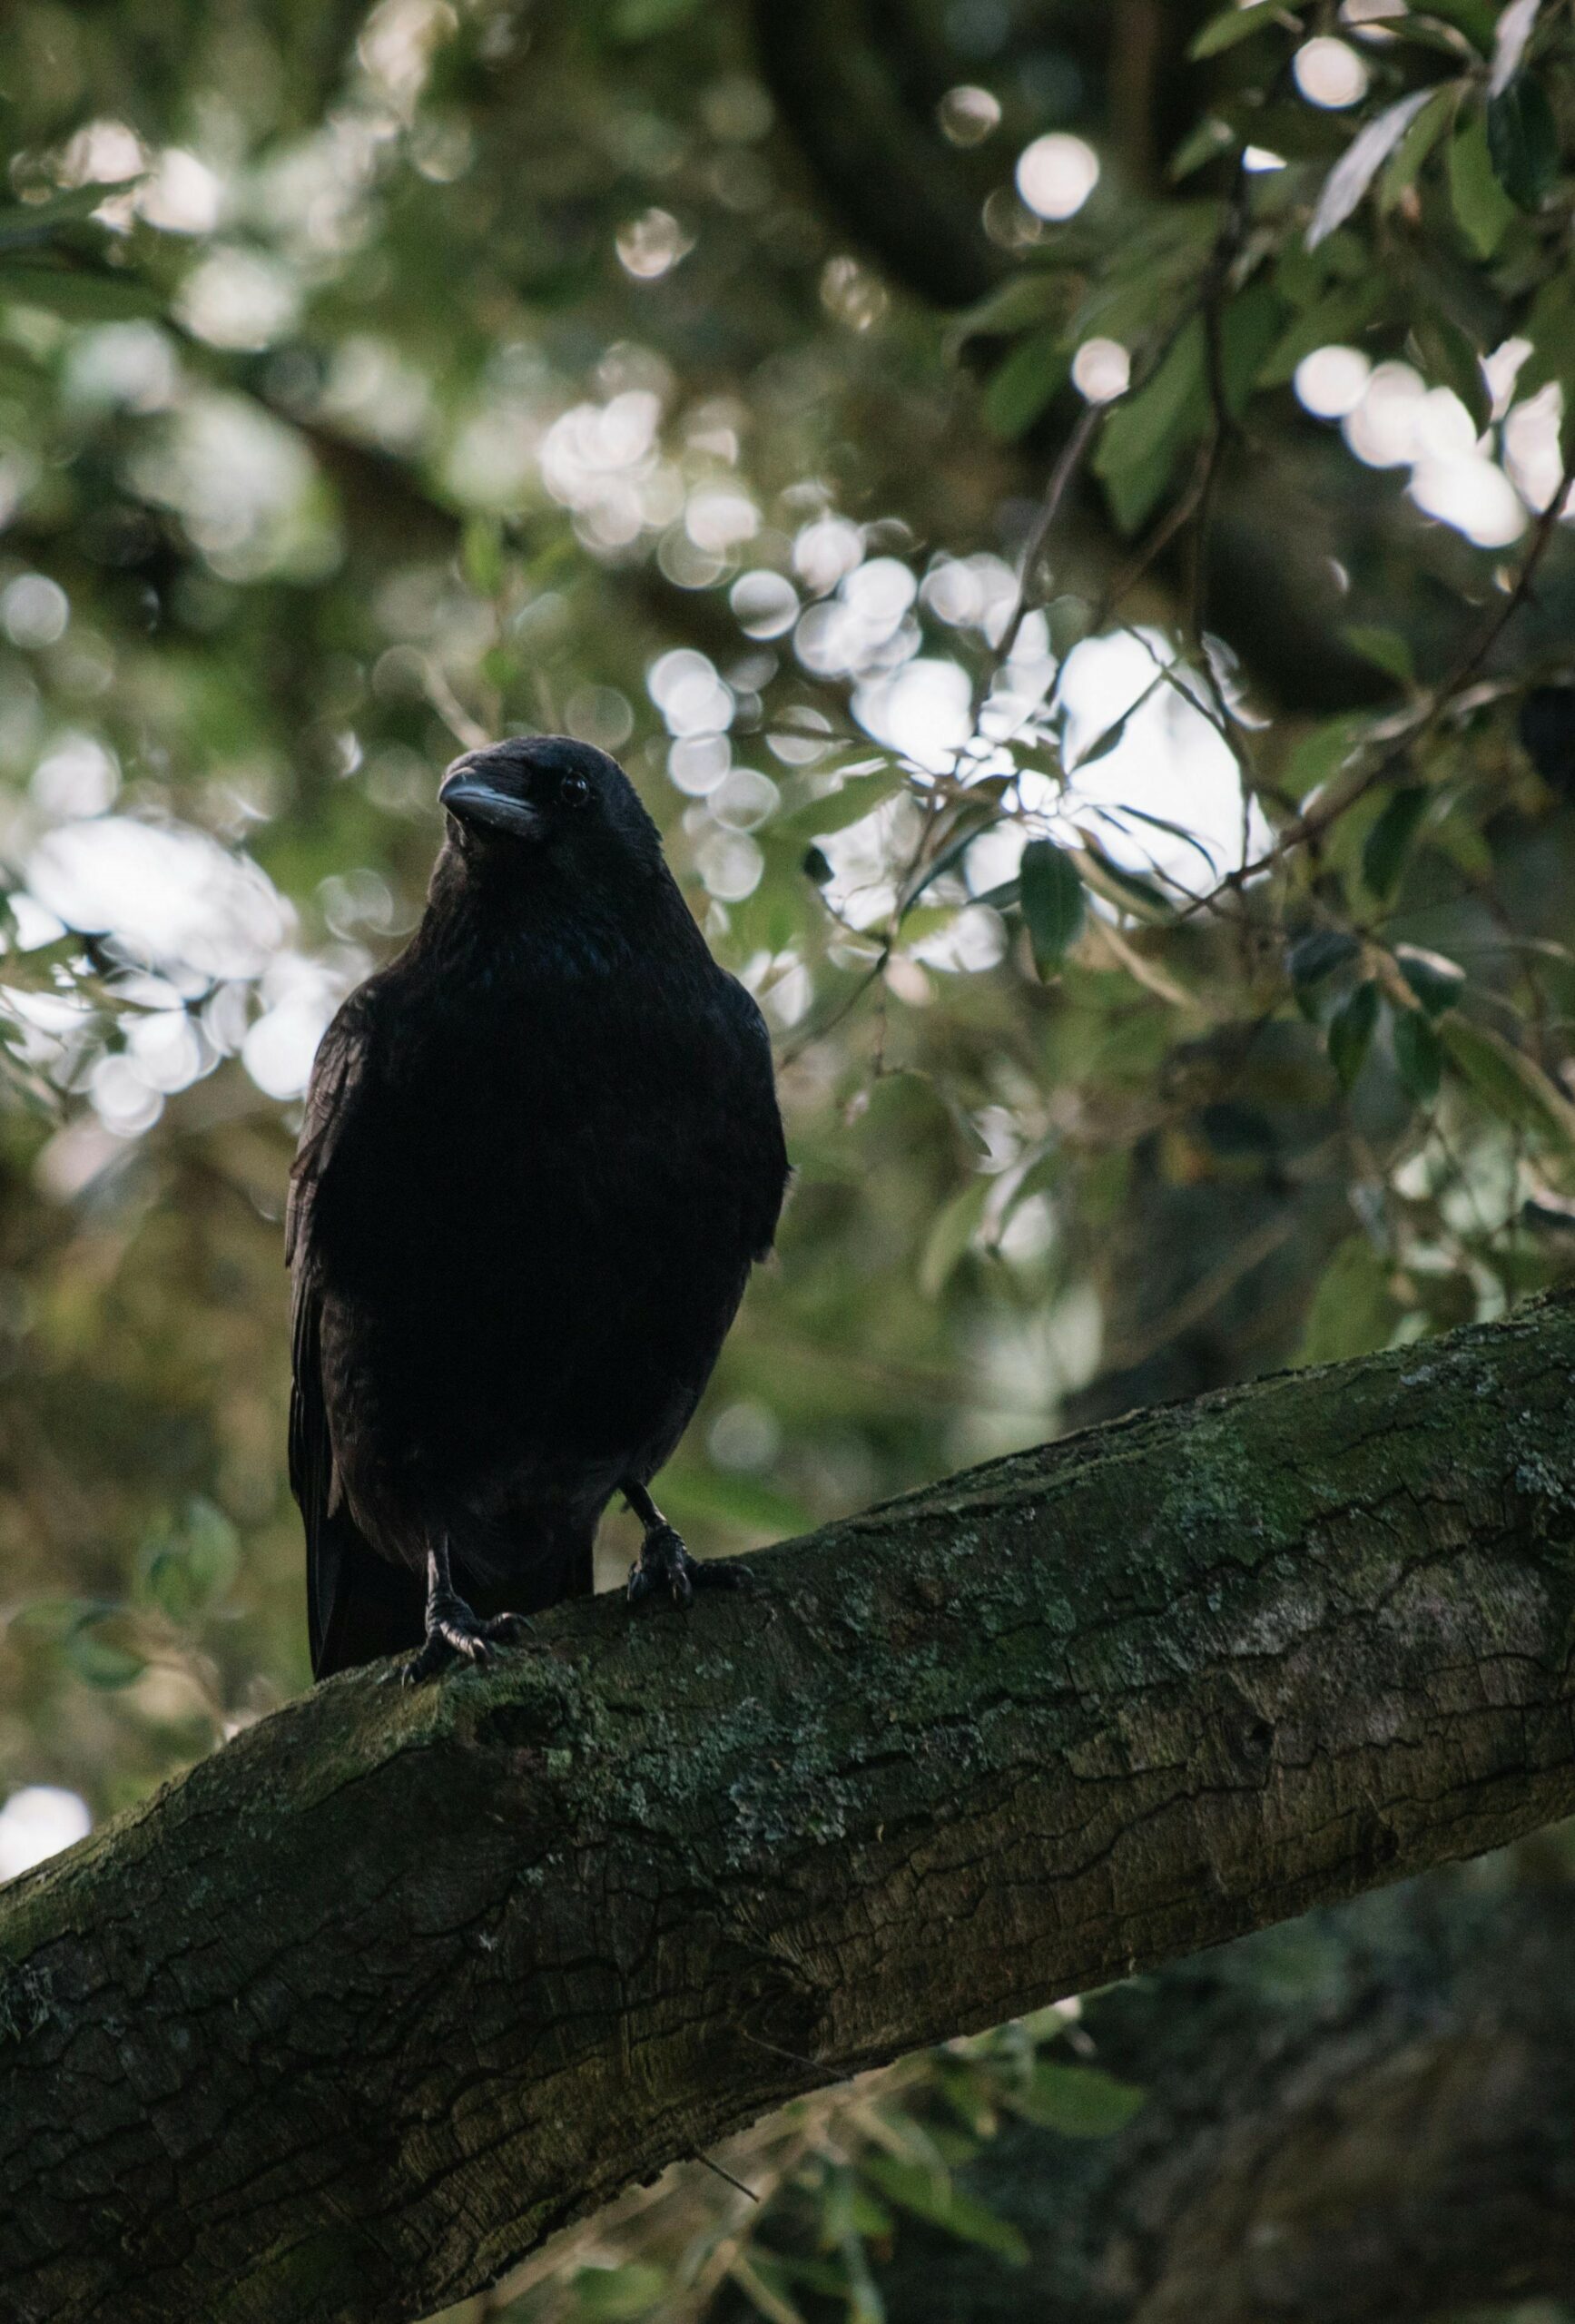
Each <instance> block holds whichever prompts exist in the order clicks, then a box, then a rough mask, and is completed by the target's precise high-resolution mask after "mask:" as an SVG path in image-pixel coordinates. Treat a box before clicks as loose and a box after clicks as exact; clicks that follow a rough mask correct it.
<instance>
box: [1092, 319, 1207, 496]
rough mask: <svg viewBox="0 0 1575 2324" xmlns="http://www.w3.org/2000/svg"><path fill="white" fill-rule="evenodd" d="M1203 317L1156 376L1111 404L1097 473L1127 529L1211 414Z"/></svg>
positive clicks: (1185, 331) (1176, 342) (1096, 460)
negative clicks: (1209, 411)
mask: <svg viewBox="0 0 1575 2324" xmlns="http://www.w3.org/2000/svg"><path fill="white" fill-rule="evenodd" d="M1207 417H1208V390H1207V386H1206V340H1205V337H1204V328H1203V318H1202V317H1201V316H1200V315H1195V316H1194V317H1193V318H1192V320H1191V321H1190V322H1189V323H1187V324H1186V326H1185V327H1184V328H1183V329H1182V330H1180V331H1178V332H1177V334H1176V338H1175V340H1173V341H1172V343H1171V345H1170V347H1169V349H1168V350H1166V354H1165V356H1164V358H1163V359H1162V360H1161V361H1160V363H1159V366H1158V368H1157V370H1156V371H1155V373H1154V375H1153V377H1152V378H1151V379H1148V380H1147V382H1146V383H1145V384H1144V385H1143V386H1142V387H1141V388H1138V389H1136V390H1135V391H1134V392H1132V393H1130V394H1128V395H1126V396H1124V397H1123V398H1122V399H1121V400H1120V402H1119V403H1117V404H1113V405H1112V406H1111V408H1110V412H1109V416H1108V418H1107V419H1106V421H1105V424H1104V427H1103V428H1101V430H1100V432H1099V443H1098V449H1097V450H1096V452H1095V454H1094V472H1095V474H1096V475H1097V476H1098V477H1099V478H1101V479H1102V481H1103V483H1104V485H1105V487H1106V490H1107V492H1108V494H1109V497H1110V506H1111V508H1112V510H1113V512H1114V514H1115V517H1116V521H1117V524H1118V525H1119V526H1120V527H1121V529H1122V531H1123V532H1127V533H1130V532H1135V531H1136V530H1137V527H1138V526H1139V525H1140V524H1141V523H1142V522H1143V520H1144V518H1145V517H1147V514H1148V512H1149V510H1150V509H1151V508H1152V507H1154V504H1155V502H1156V501H1157V499H1158V498H1159V497H1160V495H1161V494H1162V493H1163V491H1164V490H1165V487H1166V485H1167V484H1168V483H1169V481H1170V478H1171V474H1172V472H1173V470H1174V468H1175V467H1176V456H1177V454H1178V453H1179V452H1180V451H1181V449H1182V447H1183V446H1184V445H1185V444H1186V443H1188V442H1190V441H1192V440H1193V439H1194V438H1196V437H1197V436H1199V435H1200V434H1201V433H1202V431H1203V428H1204V426H1205V423H1206V419H1207Z"/></svg>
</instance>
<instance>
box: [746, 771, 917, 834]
mask: <svg viewBox="0 0 1575 2324" xmlns="http://www.w3.org/2000/svg"><path fill="white" fill-rule="evenodd" d="M906 787H907V786H906V783H905V782H904V779H903V777H902V776H901V773H897V772H896V771H895V770H893V769H892V768H891V767H882V768H881V769H879V770H877V771H876V772H874V773H870V774H850V775H844V776H843V778H842V786H841V788H840V789H839V790H836V791H828V792H825V793H822V795H821V796H819V797H817V798H814V799H806V800H803V801H802V802H801V803H800V804H799V805H798V806H796V807H794V808H792V809H791V810H790V812H788V813H787V814H785V815H778V816H777V817H776V819H775V820H774V822H773V823H772V825H771V834H772V837H773V839H777V838H781V839H790V840H806V839H826V838H829V837H830V836H831V834H832V832H840V831H845V830H846V829H847V827H848V825H849V824H850V823H859V822H862V821H863V820H864V817H865V816H866V815H869V814H872V813H873V812H874V811H875V809H876V808H877V807H879V806H880V805H881V803H882V802H883V801H885V800H887V799H894V798H895V797H896V795H897V793H899V792H900V791H902V790H904V789H905V788H906Z"/></svg>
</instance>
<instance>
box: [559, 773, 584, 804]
mask: <svg viewBox="0 0 1575 2324" xmlns="http://www.w3.org/2000/svg"><path fill="white" fill-rule="evenodd" d="M557 795H558V797H559V798H560V799H561V800H562V801H563V803H564V805H565V806H566V807H583V806H584V805H585V803H586V800H587V799H588V798H589V797H590V795H591V786H590V784H589V783H587V782H586V778H585V776H584V775H583V774H566V775H565V777H564V779H563V781H562V783H560V784H559V785H558V794H557Z"/></svg>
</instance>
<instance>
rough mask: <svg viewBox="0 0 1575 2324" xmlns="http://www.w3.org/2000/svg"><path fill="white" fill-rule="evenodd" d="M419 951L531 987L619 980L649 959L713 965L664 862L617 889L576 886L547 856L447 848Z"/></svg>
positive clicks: (453, 966)
mask: <svg viewBox="0 0 1575 2324" xmlns="http://www.w3.org/2000/svg"><path fill="white" fill-rule="evenodd" d="M414 949H418V950H420V951H421V953H422V954H423V955H425V956H426V957H427V958H428V959H430V960H432V961H433V962H434V964H435V965H438V966H440V967H441V968H442V970H444V971H445V973H447V974H448V975H450V976H459V977H465V976H467V975H468V974H470V973H475V974H477V975H479V976H481V977H482V978H483V979H484V980H486V981H487V983H489V984H490V983H493V982H495V981H496V980H498V979H499V978H500V977H501V978H503V979H505V980H508V979H510V978H514V977H517V978H518V979H519V980H522V981H525V982H536V981H539V980H541V979H543V978H552V977H562V978H565V979H567V980H576V981H577V980H580V979H582V978H594V977H599V976H607V975H617V974H619V973H620V972H626V971H628V970H633V969H636V968H637V967H638V966H639V964H640V963H641V962H642V961H643V960H648V959H649V958H650V956H651V954H652V953H653V952H654V951H655V952H661V953H663V954H664V955H666V956H668V957H670V958H671V957H673V956H674V954H676V955H677V956H678V957H679V958H684V957H687V956H689V955H691V954H693V955H694V956H695V957H696V959H697V960H698V959H700V958H704V961H705V962H706V963H707V964H709V961H710V954H709V952H708V951H707V950H706V945H705V940H704V937H703V936H702V934H701V932H700V931H699V929H698V928H697V927H696V926H695V924H694V916H693V915H692V913H691V912H690V910H689V907H688V905H687V904H686V903H685V902H684V897H683V894H682V892H681V891H680V890H679V888H678V885H677V882H676V881H674V878H673V876H672V874H671V873H670V872H668V870H667V868H666V866H665V864H664V863H662V862H657V863H656V864H655V865H654V866H652V867H651V868H650V869H649V870H647V869H646V868H645V867H644V866H642V867H640V869H639V871H638V872H637V873H633V874H631V875H630V876H629V877H627V878H625V880H623V881H620V882H619V883H618V885H617V887H616V888H615V889H607V888H604V887H599V886H597V885H596V884H594V883H592V882H588V881H574V880H572V879H571V878H570V877H569V876H567V874H566V872H565V871H564V870H563V868H562V867H561V866H559V865H558V864H556V863H555V862H554V860H553V858H552V856H551V854H550V852H547V851H546V850H544V851H542V852H541V853H540V854H538V855H535V856H530V857H527V858H526V859H525V860H524V861H523V862H521V861H520V860H519V859H516V860H515V861H514V862H512V863H508V864H507V865H505V866H501V867H500V866H497V865H494V864H491V863H488V862H475V861H470V860H466V859H465V858H463V857H461V856H460V855H459V852H458V850H457V849H454V848H452V847H445V849H444V850H443V852H442V853H441V855H440V856H439V857H438V862H437V864H436V866H435V867H434V870H433V874H432V882H431V886H430V888H429V889H428V897H427V911H426V914H425V917H424V918H423V920H422V921H421V925H420V928H419V930H418V932H417V936H416V939H415V947H414Z"/></svg>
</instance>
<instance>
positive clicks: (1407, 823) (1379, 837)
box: [1362, 783, 1432, 903]
mask: <svg viewBox="0 0 1575 2324" xmlns="http://www.w3.org/2000/svg"><path fill="white" fill-rule="evenodd" d="M1431 798H1432V792H1431V791H1429V789H1428V787H1427V785H1426V784H1425V783H1403V784H1402V785H1401V787H1400V789H1399V790H1398V791H1392V792H1391V793H1390V794H1389V797H1388V799H1387V800H1386V802H1385V803H1384V807H1383V813H1382V814H1381V815H1380V816H1379V818H1378V821H1377V822H1375V823H1374V824H1373V829H1372V830H1371V831H1370V832H1368V834H1367V837H1366V840H1365V842H1363V849H1362V877H1363V881H1365V882H1366V884H1367V886H1368V888H1369V889H1370V890H1371V891H1372V893H1373V895H1375V896H1376V897H1377V898H1378V901H1380V903H1387V902H1388V901H1389V899H1390V897H1391V896H1392V895H1393V893H1394V891H1395V889H1396V887H1397V886H1398V885H1399V882H1400V874H1401V870H1402V867H1403V864H1404V862H1405V858H1406V855H1407V854H1408V852H1410V848H1411V842H1412V841H1413V839H1414V838H1415V837H1416V833H1417V830H1418V828H1419V826H1420V825H1421V822H1422V817H1423V816H1424V815H1425V814H1426V812H1427V807H1428V802H1429V800H1430V799H1431Z"/></svg>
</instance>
